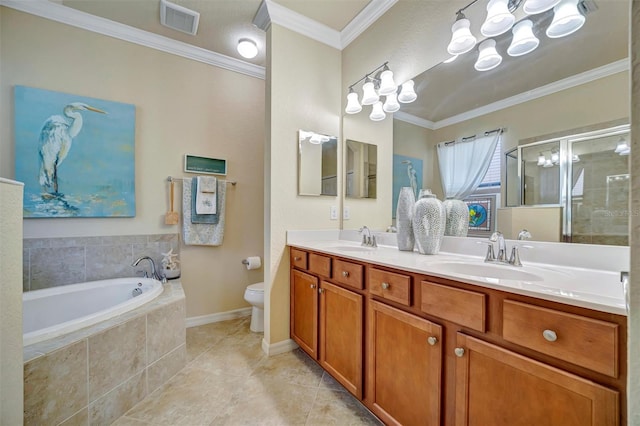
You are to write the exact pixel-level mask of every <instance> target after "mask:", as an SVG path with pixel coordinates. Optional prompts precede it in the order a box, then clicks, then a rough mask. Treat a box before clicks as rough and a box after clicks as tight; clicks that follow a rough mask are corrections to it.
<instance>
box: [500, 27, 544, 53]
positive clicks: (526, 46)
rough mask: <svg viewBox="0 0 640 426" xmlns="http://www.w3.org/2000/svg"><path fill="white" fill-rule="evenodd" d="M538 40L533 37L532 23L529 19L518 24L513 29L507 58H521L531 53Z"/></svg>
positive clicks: (538, 42)
mask: <svg viewBox="0 0 640 426" xmlns="http://www.w3.org/2000/svg"><path fill="white" fill-rule="evenodd" d="M539 44H540V40H538V38H537V37H536V36H535V35H533V22H531V20H530V19H525V20H524V21H521V22H518V23H517V24H516V25H515V26H514V27H513V39H512V40H511V45H510V46H509V48H508V49H507V53H508V54H509V56H522V55H526V54H527V53H530V52H533V51H534V50H535V49H536V47H538V45H539Z"/></svg>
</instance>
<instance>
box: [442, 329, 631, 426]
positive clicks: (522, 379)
mask: <svg viewBox="0 0 640 426" xmlns="http://www.w3.org/2000/svg"><path fill="white" fill-rule="evenodd" d="M456 356H457V357H458V358H457V360H456V381H455V383H456V426H466V425H478V426H486V425H492V426H503V425H504V426H507V425H508V426H518V425H522V426H525V425H545V426H589V425H592V426H596V425H597V426H608V425H614V426H615V425H618V423H619V418H620V415H619V394H618V392H616V391H613V390H611V389H608V388H605V387H603V386H601V385H598V384H596V383H594V382H592V381H590V380H586V379H583V378H581V377H578V376H576V375H573V374H570V373H567V372H566V371H563V370H560V369H557V368H554V367H551V366H549V365H546V364H543V363H541V362H538V361H534V360H532V359H530V358H527V357H524V356H522V355H519V354H516V353H514V352H511V351H508V350H506V349H503V348H500V347H498V346H495V345H492V344H489V343H486V342H483V341H482V340H478V339H475V338H473V337H470V336H466V335H464V334H461V333H458V335H457V348H456Z"/></svg>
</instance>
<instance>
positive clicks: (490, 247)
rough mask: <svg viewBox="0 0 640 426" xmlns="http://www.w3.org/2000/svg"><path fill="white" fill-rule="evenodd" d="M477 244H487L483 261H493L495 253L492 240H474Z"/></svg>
mask: <svg viewBox="0 0 640 426" xmlns="http://www.w3.org/2000/svg"><path fill="white" fill-rule="evenodd" d="M476 242H477V243H478V244H486V245H487V254H486V255H485V257H484V261H485V262H495V261H496V255H495V253H494V251H493V242H492V241H476Z"/></svg>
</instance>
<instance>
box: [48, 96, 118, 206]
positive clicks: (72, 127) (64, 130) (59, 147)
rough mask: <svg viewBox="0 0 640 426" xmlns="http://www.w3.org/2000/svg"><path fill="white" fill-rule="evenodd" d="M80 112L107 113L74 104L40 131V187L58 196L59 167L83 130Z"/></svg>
mask: <svg viewBox="0 0 640 426" xmlns="http://www.w3.org/2000/svg"><path fill="white" fill-rule="evenodd" d="M79 111H93V112H99V113H101V114H106V112H105V111H102V110H99V109H97V108H94V107H91V106H89V105H87V104H83V103H81V102H73V103H70V104H69V105H67V106H65V107H64V115H65V117H67V118H65V117H63V116H61V115H52V116H51V117H49V118H48V119H47V120H46V121H45V122H44V125H43V126H42V130H41V131H40V149H39V153H40V185H42V186H43V187H45V188H46V189H47V190H48V191H49V192H50V189H51V188H52V187H53V194H58V167H59V166H60V164H62V162H63V161H64V159H65V158H66V157H67V154H69V150H70V149H71V143H72V142H73V138H75V137H76V136H77V135H78V133H80V130H81V129H82V115H80V112H79Z"/></svg>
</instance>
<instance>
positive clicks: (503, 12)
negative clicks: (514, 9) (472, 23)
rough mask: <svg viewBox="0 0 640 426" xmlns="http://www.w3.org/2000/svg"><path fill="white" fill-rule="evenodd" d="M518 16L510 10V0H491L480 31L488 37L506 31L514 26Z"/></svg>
mask: <svg viewBox="0 0 640 426" xmlns="http://www.w3.org/2000/svg"><path fill="white" fill-rule="evenodd" d="M514 22H516V17H515V16H513V14H512V13H511V12H510V11H509V2H508V0H490V1H489V3H488V4H487V18H486V19H485V21H484V23H483V24H482V27H481V28H480V32H481V33H482V35H484V36H487V37H495V36H497V35H500V34H502V33H506V32H507V31H509V30H510V29H511V27H513V23H514Z"/></svg>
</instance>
